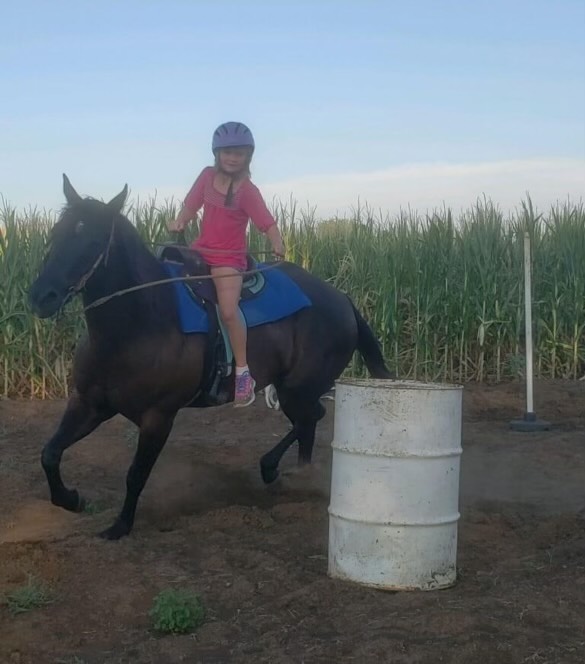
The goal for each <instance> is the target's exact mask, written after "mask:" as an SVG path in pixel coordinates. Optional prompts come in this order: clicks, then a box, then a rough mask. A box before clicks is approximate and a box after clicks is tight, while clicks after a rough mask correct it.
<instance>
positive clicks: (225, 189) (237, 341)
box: [168, 122, 284, 407]
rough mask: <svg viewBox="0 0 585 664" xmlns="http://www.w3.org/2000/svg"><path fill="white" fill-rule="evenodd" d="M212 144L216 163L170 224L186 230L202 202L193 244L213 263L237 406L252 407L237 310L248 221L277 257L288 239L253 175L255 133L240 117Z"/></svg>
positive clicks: (197, 182)
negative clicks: (232, 359) (231, 353)
mask: <svg viewBox="0 0 585 664" xmlns="http://www.w3.org/2000/svg"><path fill="white" fill-rule="evenodd" d="M211 149H212V151H213V154H214V156H215V166H213V167H211V166H209V167H207V168H204V169H203V171H201V173H200V175H199V177H198V178H197V180H195V183H194V184H193V186H192V187H191V189H190V191H189V193H188V194H187V196H186V197H185V201H184V203H183V207H182V208H181V211H180V213H179V215H178V216H177V218H176V219H175V220H174V221H171V222H170V223H169V226H168V228H169V230H170V231H182V230H184V229H185V227H186V226H187V224H188V223H189V222H190V221H191V220H192V219H193V218H194V217H195V216H196V214H197V212H198V211H199V209H200V208H201V207H202V206H203V217H202V220H201V233H200V235H199V238H198V239H197V240H195V242H193V244H192V245H191V248H193V249H197V251H199V252H200V253H201V255H202V256H203V258H204V259H205V261H206V262H207V263H208V264H209V266H210V268H211V275H212V277H213V282H214V284H215V288H216V290H217V299H218V304H219V313H220V316H221V319H222V321H223V323H224V325H225V326H226V328H227V331H228V334H229V337H230V342H231V344H232V348H233V351H234V357H235V360H236V389H235V400H234V401H235V406H236V407H238V406H240V407H241V406H249V405H250V404H251V403H252V402H253V401H254V399H255V393H254V388H255V387H256V383H255V381H254V379H253V378H252V376H251V375H250V371H249V369H248V362H247V359H246V338H247V335H246V326H245V324H244V323H243V322H242V320H241V319H240V317H239V312H238V303H239V300H240V295H241V291H242V276H241V274H240V273H241V272H242V271H244V270H245V269H246V229H247V227H248V222H249V220H250V219H251V220H252V223H253V224H254V225H255V226H256V227H257V228H258V229H260V230H261V231H262V232H264V233H266V235H267V236H268V238H269V239H270V242H271V244H272V250H273V251H274V254H275V255H276V257H277V259H281V258H282V257H283V256H284V244H283V242H282V237H281V235H280V231H279V230H278V227H277V225H276V221H275V220H274V217H273V216H272V215H271V214H270V212H269V211H268V208H267V207H266V204H265V203H264V200H263V198H262V196H261V194H260V191H259V190H258V188H257V187H256V186H255V185H254V184H253V183H252V181H251V180H250V162H251V161H252V154H253V153H254V138H253V136H252V132H251V131H250V130H249V129H248V127H246V125H244V124H242V123H241V122H226V123H224V124H222V125H220V126H219V127H218V128H217V129H216V130H215V132H214V134H213V140H212V144H211Z"/></svg>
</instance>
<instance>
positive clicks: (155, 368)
mask: <svg viewBox="0 0 585 664" xmlns="http://www.w3.org/2000/svg"><path fill="white" fill-rule="evenodd" d="M63 178H64V187H63V190H64V194H65V198H66V200H67V205H66V206H65V208H64V210H63V212H62V213H61V216H60V218H59V221H58V222H57V223H56V225H55V226H54V228H53V229H52V233H51V238H50V246H49V250H48V253H47V255H46V257H45V261H44V263H43V266H42V268H41V271H40V275H39V276H38V278H37V279H36V281H35V282H34V284H33V285H32V287H31V290H30V301H31V305H32V308H33V310H34V312H35V313H36V314H37V315H38V316H39V317H41V318H48V317H50V316H53V315H54V314H57V313H58V312H59V311H60V310H61V308H62V307H63V306H64V304H66V303H67V302H68V301H69V300H70V299H71V298H72V297H73V296H74V295H75V294H77V293H79V292H81V293H82V297H83V302H84V305H85V306H86V307H87V306H88V305H90V304H91V303H92V302H95V301H96V300H98V299H99V298H102V297H104V296H107V295H109V294H112V293H114V292H117V291H120V290H123V289H127V288H130V287H133V286H136V285H139V284H144V283H147V282H152V281H157V280H161V279H165V278H168V274H167V273H166V272H165V271H164V269H163V267H162V265H161V263H160V261H159V260H158V259H157V258H156V257H155V256H154V255H153V254H152V253H151V252H150V251H149V250H148V249H147V247H146V246H145V245H144V244H143V242H142V240H141V239H140V237H139V235H138V233H137V231H136V229H135V228H134V226H133V225H132V224H131V223H130V221H128V219H127V218H126V217H125V216H123V215H122V214H121V210H122V208H123V206H124V203H125V200H126V196H127V192H128V190H127V187H124V189H123V191H122V192H121V193H120V194H118V195H117V196H116V197H115V198H113V199H112V200H111V201H110V202H109V203H107V204H105V203H102V202H99V201H97V200H94V199H91V198H85V199H83V198H81V197H80V196H79V194H78V193H77V192H76V191H75V189H74V188H73V187H72V185H71V183H70V182H69V180H68V179H67V177H66V176H65V175H64V176H63ZM275 269H279V270H283V271H284V272H285V273H286V274H288V275H289V276H290V277H291V278H292V279H293V280H294V281H295V282H296V283H297V284H298V285H299V286H300V288H301V289H302V290H303V291H304V292H305V293H306V294H307V296H308V297H309V298H310V300H311V302H312V306H310V307H308V308H305V309H302V310H301V311H299V312H297V313H296V314H294V315H292V316H290V317H288V318H285V319H283V320H281V321H279V322H277V323H271V324H266V325H261V326H259V327H256V328H253V329H250V330H249V335H248V357H249V364H250V368H251V371H252V374H253V375H254V376H255V378H256V380H257V389H262V388H264V387H265V386H267V385H269V384H274V386H275V387H276V390H277V394H278V398H279V401H280V405H281V408H282V411H283V412H284V414H285V415H286V416H287V418H288V419H289V420H290V421H291V424H292V429H291V431H290V432H289V433H288V434H287V435H286V436H285V437H284V438H283V439H282V440H281V441H280V442H279V443H278V444H277V445H276V446H275V447H274V448H273V449H272V450H270V451H269V452H268V453H266V454H265V455H264V456H263V457H262V458H261V460H260V469H261V473H262V478H263V480H264V481H265V482H266V483H269V482H271V481H273V480H274V479H276V477H277V475H278V464H279V461H280V459H281V457H282V456H283V454H284V453H285V452H286V450H287V449H288V448H289V447H290V446H291V445H292V444H293V443H294V442H295V441H298V444H299V447H298V461H299V463H300V464H305V463H310V461H311V454H312V449H313V442H314V438H315V428H316V424H317V422H318V421H319V420H320V419H321V418H322V417H323V415H324V413H325V410H324V408H323V406H322V405H321V402H320V400H319V399H320V397H321V396H322V395H323V394H324V393H325V392H326V391H328V390H329V389H331V387H332V386H333V384H334V381H335V380H336V379H337V378H338V377H339V376H340V374H341V373H342V371H343V370H344V368H345V367H346V366H347V364H348V363H349V361H350V359H351V357H352V355H353V353H354V351H355V350H356V349H357V350H358V351H359V352H360V353H361V355H362V356H363V358H364V361H365V363H366V366H367V368H368V370H369V372H370V374H371V375H372V376H373V377H375V378H390V374H389V372H388V370H387V368H386V366H385V364H384V360H383V357H382V354H381V352H380V349H379V346H378V342H377V340H376V338H375V337H374V335H373V333H372V331H371V329H370V328H369V326H368V325H367V323H366V322H365V320H364V319H363V318H362V316H361V315H360V314H359V313H358V311H357V310H356V309H355V307H354V305H353V304H352V302H351V301H350V300H349V298H348V297H347V296H346V295H344V294H343V293H341V292H339V291H338V290H336V289H335V288H333V287H332V286H330V285H329V284H327V283H325V282H323V281H321V280H320V279H317V278H316V277H314V276H312V275H311V274H309V273H308V272H306V271H305V270H303V269H301V268H300V267H298V266H296V265H294V264H291V263H282V264H281V265H279V266H278V267H277V268H275ZM173 288H174V287H173V286H172V285H171V284H163V285H158V286H154V287H148V288H144V289H142V290H136V291H134V292H131V293H128V294H125V295H122V296H118V297H114V298H112V299H110V300H109V301H107V302H105V303H103V304H102V305H101V306H96V307H94V308H86V311H85V315H86V321H87V330H88V334H87V335H86V336H84V338H83V339H82V340H81V342H80V344H79V346H78V348H77V351H76V354H75V358H74V363H73V383H74V390H73V392H72V396H71V397H70V398H69V402H68V404H67V408H66V410H65V413H64V415H63V417H62V419H61V422H60V424H59V427H58V429H57V431H56V432H55V434H54V435H53V437H52V438H51V439H50V440H49V442H48V443H47V444H46V445H45V447H44V449H43V451H42V466H43V469H44V471H45V474H46V476H47V481H48V484H49V488H50V491H51V500H52V502H53V504H54V505H59V506H60V507H64V508H65V509H67V510H71V511H80V510H82V509H83V505H84V503H83V500H82V499H81V498H80V496H79V494H78V493H77V491H76V490H75V489H68V488H67V487H66V486H65V485H64V484H63V480H62V479H61V473H60V469H59V466H60V463H61V457H62V455H63V452H64V451H65V450H66V449H67V448H68V447H70V446H71V445H73V444H74V443H75V442H77V441H78V440H80V439H81V438H83V437H84V436H87V435H88V434H89V433H90V432H91V431H93V430H94V429H95V428H96V427H97V426H98V425H99V424H101V423H102V422H104V421H106V420H108V419H109V418H111V417H113V416H114V415H116V414H118V413H121V414H122V415H124V416H125V417H126V418H128V419H129V420H130V421H132V422H133V423H134V424H136V426H137V427H139V430H140V435H139V440H138V447H137V449H136V454H135V456H134V459H133V461H132V464H131V466H130V468H129V469H128V474H127V479H126V498H125V501H124V505H123V507H122V510H121V512H120V514H119V515H118V517H117V518H116V520H115V521H114V523H113V525H112V526H111V527H110V528H108V529H107V530H105V531H104V532H103V533H101V535H102V536H103V537H105V538H107V539H112V540H113V539H118V538H120V537H122V536H124V535H127V534H128V533H129V532H130V530H131V529H132V526H133V523H134V516H135V512H136V506H137V503H138V498H139V496H140V493H141V491H142V489H143V488H144V485H145V484H146V481H147V479H148V476H149V475H150V472H151V470H152V468H153V466H154V464H155V462H156V460H157V457H158V456H159V454H160V452H161V450H162V448H163V446H164V444H165V442H166V440H167V437H168V435H169V433H170V431H171V428H172V426H173V421H174V419H175V416H176V414H177V412H178V410H179V409H181V408H183V407H186V406H188V405H190V404H192V403H193V400H194V397H195V396H196V395H197V393H198V391H199V390H200V386H201V383H202V380H203V372H204V369H203V367H204V356H205V351H206V342H207V335H205V334H189V335H185V334H183V333H182V332H181V331H180V327H179V323H178V313H177V309H176V301H175V294H174V291H173Z"/></svg>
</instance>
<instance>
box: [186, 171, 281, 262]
mask: <svg viewBox="0 0 585 664" xmlns="http://www.w3.org/2000/svg"><path fill="white" fill-rule="evenodd" d="M214 175H215V169H214V168H213V167H212V166H209V167H207V168H204V169H203V170H202V171H201V173H200V175H199V177H198V178H197V180H195V182H194V184H193V186H192V187H191V189H190V190H189V193H188V194H187V196H186V197H185V201H184V205H185V207H186V208H187V210H189V212H191V213H192V215H193V216H195V214H196V213H197V212H198V211H199V209H200V208H201V206H203V218H202V219H201V232H200V234H199V237H198V238H197V239H196V240H195V242H193V244H192V245H191V247H192V248H193V249H197V251H199V252H200V253H201V255H202V256H203V258H204V259H205V261H206V262H207V263H209V265H215V266H219V265H221V266H226V267H234V268H236V269H242V270H245V269H246V265H247V263H246V230H247V228H248V222H249V221H250V220H251V221H252V223H253V224H254V225H255V226H256V227H257V228H258V229H259V230H260V231H262V232H263V233H265V232H266V231H267V230H268V229H269V228H270V227H271V226H274V225H275V224H276V221H275V219H274V217H273V216H272V215H271V214H270V211H269V210H268V208H267V207H266V203H265V202H264V199H263V198H262V195H261V194H260V191H259V189H258V187H256V185H254V184H253V183H252V182H251V181H250V180H249V179H246V180H244V182H242V184H241V185H240V187H239V188H238V189H237V191H235V192H234V195H233V198H232V204H231V207H226V206H225V194H222V193H221V192H219V191H218V190H217V189H216V188H215V187H214V186H213V178H214ZM206 249H209V250H210V251H209V252H206V251H205V250H206ZM214 251H217V253H214ZM230 252H233V253H230Z"/></svg>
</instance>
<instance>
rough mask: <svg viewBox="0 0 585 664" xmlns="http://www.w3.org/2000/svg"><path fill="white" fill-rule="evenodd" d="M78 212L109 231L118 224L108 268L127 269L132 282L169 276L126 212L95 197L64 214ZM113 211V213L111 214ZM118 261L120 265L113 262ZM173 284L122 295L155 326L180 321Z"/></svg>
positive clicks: (138, 282) (77, 213)
mask: <svg viewBox="0 0 585 664" xmlns="http://www.w3.org/2000/svg"><path fill="white" fill-rule="evenodd" d="M73 211H75V214H76V216H79V215H80V213H81V216H82V217H83V216H85V217H86V218H87V219H91V220H92V221H93V222H94V223H99V224H103V225H104V227H105V228H107V229H108V230H109V229H110V228H111V224H112V223H113V224H114V230H113V238H112V241H113V247H112V250H111V251H110V252H109V256H108V261H109V265H108V267H109V268H110V269H119V270H124V271H125V272H126V275H127V277H129V280H130V282H131V285H139V284H144V283H148V282H151V281H158V280H160V279H165V278H167V277H168V276H169V275H168V274H167V273H166V272H165V270H164V269H163V267H162V265H161V264H160V262H159V261H158V259H157V258H156V257H155V256H154V254H153V253H152V252H151V251H150V250H149V248H148V247H147V246H146V245H145V243H144V241H143V240H142V238H141V237H140V234H139V233H138V230H137V229H136V227H135V226H134V225H133V224H132V222H131V221H130V220H129V219H128V218H127V217H126V216H124V215H123V214H122V213H116V212H113V211H108V208H107V206H105V205H104V203H102V202H101V201H98V200H97V199H95V198H91V197H87V198H84V199H82V200H81V201H80V202H78V203H75V204H74V205H67V206H65V208H63V211H62V213H61V216H62V217H64V216H66V215H67V214H68V213H72V212H73ZM110 212H111V213H110ZM115 260H117V261H118V264H117V265H116V264H115V263H114V262H113V261H115ZM172 289H173V286H172V285H171V284H162V285H160V286H154V287H151V288H144V289H142V290H139V291H136V292H134V293H129V294H127V295H122V296H121V297H120V298H119V299H120V300H121V299H122V298H124V299H125V300H126V302H127V304H128V306H139V307H140V308H141V309H142V310H144V311H146V312H147V313H148V319H149V320H151V321H152V323H153V325H154V326H155V327H159V326H161V325H163V326H165V325H168V324H173V323H176V320H177V311H176V305H175V301H176V300H175V297H174V293H173V290H172Z"/></svg>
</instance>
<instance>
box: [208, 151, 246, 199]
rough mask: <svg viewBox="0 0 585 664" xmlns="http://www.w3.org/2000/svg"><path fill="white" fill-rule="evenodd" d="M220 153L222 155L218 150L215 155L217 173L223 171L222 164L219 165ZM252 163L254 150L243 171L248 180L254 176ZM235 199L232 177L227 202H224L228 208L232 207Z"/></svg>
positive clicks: (226, 197) (226, 196)
mask: <svg viewBox="0 0 585 664" xmlns="http://www.w3.org/2000/svg"><path fill="white" fill-rule="evenodd" d="M219 153H220V150H218V151H217V152H216V153H215V164H214V166H215V170H216V171H221V166H220V163H219ZM251 162H252V150H250V151H249V154H248V158H247V159H246V163H245V164H244V168H243V169H242V171H241V172H242V173H244V175H245V176H246V177H248V178H249V177H251V176H252V172H251V171H250V163H251ZM238 175H239V173H238ZM233 199H234V179H233V177H232V178H231V180H230V185H229V187H228V190H227V194H226V195H225V201H224V202H225V206H226V207H231V204H232V202H233Z"/></svg>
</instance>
